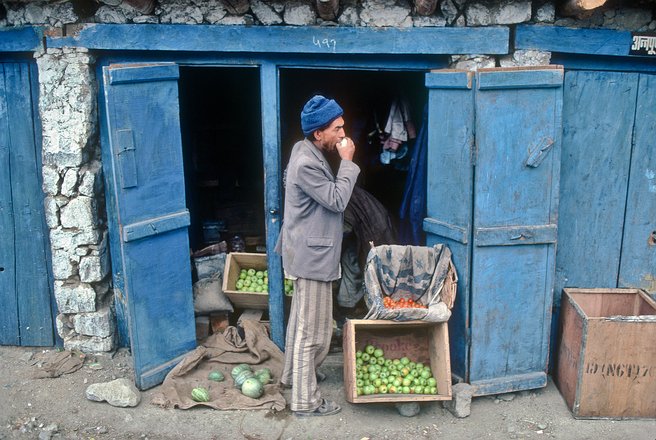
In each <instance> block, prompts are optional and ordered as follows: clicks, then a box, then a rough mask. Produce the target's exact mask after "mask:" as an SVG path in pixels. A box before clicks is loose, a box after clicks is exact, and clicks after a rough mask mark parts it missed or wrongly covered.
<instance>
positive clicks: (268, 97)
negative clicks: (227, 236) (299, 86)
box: [260, 63, 285, 350]
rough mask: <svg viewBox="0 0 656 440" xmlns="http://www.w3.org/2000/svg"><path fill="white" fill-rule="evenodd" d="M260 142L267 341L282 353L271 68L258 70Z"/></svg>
mask: <svg viewBox="0 0 656 440" xmlns="http://www.w3.org/2000/svg"><path fill="white" fill-rule="evenodd" d="M260 84H261V86H260V87H261V96H262V97H261V104H260V105H261V107H262V140H263V144H264V151H263V158H264V170H263V171H264V191H265V194H264V209H265V212H264V218H265V222H266V245H267V266H268V268H269V320H270V322H271V338H272V340H273V342H275V343H276V345H277V346H278V347H280V349H282V350H284V349H285V302H284V288H283V278H284V276H283V270H282V260H281V258H280V256H279V255H277V254H276V253H275V252H274V248H275V246H276V242H277V240H278V235H279V234H280V222H281V220H282V195H281V192H282V190H281V181H282V179H281V176H280V135H279V133H280V129H279V125H278V124H279V118H278V115H279V114H280V93H279V84H280V81H279V76H278V68H277V67H276V66H275V65H274V64H268V63H266V64H263V65H262V66H261V67H260Z"/></svg>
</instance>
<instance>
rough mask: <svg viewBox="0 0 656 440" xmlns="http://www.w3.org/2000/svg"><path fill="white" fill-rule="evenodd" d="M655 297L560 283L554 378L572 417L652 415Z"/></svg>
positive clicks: (655, 408)
mask: <svg viewBox="0 0 656 440" xmlns="http://www.w3.org/2000/svg"><path fill="white" fill-rule="evenodd" d="M654 341H656V302H655V301H653V300H652V299H651V298H650V297H649V296H648V295H647V294H646V293H645V292H643V291H641V290H639V289H564V290H563V300H562V310H561V320H560V333H559V348H558V359H557V361H556V376H555V382H556V385H557V386H558V389H559V390H560V392H561V394H562V395H563V397H564V398H565V401H566V402H567V405H568V406H569V408H570V409H571V410H572V414H573V415H574V417H576V418H639V417H656V344H655V343H654Z"/></svg>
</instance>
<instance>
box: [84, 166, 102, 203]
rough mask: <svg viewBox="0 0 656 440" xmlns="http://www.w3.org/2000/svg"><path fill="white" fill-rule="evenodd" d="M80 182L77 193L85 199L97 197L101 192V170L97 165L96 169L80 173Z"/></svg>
mask: <svg viewBox="0 0 656 440" xmlns="http://www.w3.org/2000/svg"><path fill="white" fill-rule="evenodd" d="M81 173H82V181H81V182H80V186H79V187H78V192H79V193H80V194H81V195H83V196H87V197H93V196H95V195H97V194H98V193H99V192H100V190H101V168H100V164H99V163H98V167H95V168H93V169H87V170H84V171H81Z"/></svg>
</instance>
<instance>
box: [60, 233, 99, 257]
mask: <svg viewBox="0 0 656 440" xmlns="http://www.w3.org/2000/svg"><path fill="white" fill-rule="evenodd" d="M100 238H101V237H100V233H99V232H98V230H97V229H80V230H67V229H63V228H56V229H51V230H50V246H51V247H52V248H53V249H66V250H68V251H69V252H74V249H75V248H77V247H78V246H85V245H90V244H98V242H99V240H100Z"/></svg>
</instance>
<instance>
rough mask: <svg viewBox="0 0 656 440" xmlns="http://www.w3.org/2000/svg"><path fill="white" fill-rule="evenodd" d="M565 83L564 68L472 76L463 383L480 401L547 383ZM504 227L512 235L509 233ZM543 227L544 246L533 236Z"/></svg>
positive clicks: (502, 71) (490, 72)
mask: <svg viewBox="0 0 656 440" xmlns="http://www.w3.org/2000/svg"><path fill="white" fill-rule="evenodd" d="M531 77H533V80H534V86H533V87H531V86H530V78H531ZM562 81H563V70H562V69H561V68H553V69H543V70H542V69H537V70H527V71H521V70H517V71H515V70H509V71H507V70H496V69H492V70H490V71H485V70H483V71H479V73H478V75H477V84H481V85H485V88H483V87H481V88H480V89H479V90H478V93H477V95H476V128H475V133H476V154H477V159H476V170H475V179H474V240H473V247H474V249H473V256H472V287H471V297H472V299H471V301H472V302H471V311H472V312H471V328H472V330H471V340H472V343H471V347H470V356H471V360H470V376H469V379H470V383H471V384H472V385H474V386H475V387H476V394H478V395H481V394H492V393H498V392H506V391H514V390H518V389H526V388H528V387H529V386H530V387H533V386H535V383H534V382H532V380H533V379H532V378H533V377H534V376H535V375H536V374H537V375H538V376H540V377H542V379H543V383H542V386H544V385H546V371H547V362H548V347H549V327H550V317H551V298H552V291H553V281H554V278H553V273H554V267H555V244H554V242H553V241H554V239H555V234H554V232H555V229H556V223H557V220H558V176H559V173H560V144H561V116H562V115H561V109H562ZM548 143H553V147H552V148H550V150H549V152H548V153H547V156H546V158H545V159H544V160H543V161H542V162H541V163H540V165H539V166H537V167H533V166H527V163H526V157H527V154H529V155H530V152H531V150H532V149H534V148H542V146H543V145H545V144H548ZM508 227H511V228H510V229H513V228H512V227H514V229H515V230H514V231H510V233H509V234H507V232H508V231H507V229H508ZM494 229H497V231H499V232H500V233H501V235H500V236H498V237H497V238H499V241H498V242H497V246H494V243H492V242H490V241H489V240H488V241H484V242H479V241H478V240H477V237H478V236H479V234H480V232H481V231H484V230H485V231H486V234H485V237H487V238H490V237H493V236H494V235H492V234H491V231H492V230H494ZM523 231H526V232H523ZM540 231H544V232H545V236H544V237H542V238H543V239H542V240H533V239H531V234H537V233H538V232H540ZM537 235H539V234H537ZM508 241H511V242H513V243H516V244H517V245H514V246H507V244H508ZM518 376H519V377H520V378H521V376H526V379H527V382H526V383H525V384H523V383H522V381H521V380H519V381H517V377H518ZM505 377H511V378H513V380H509V381H508V382H506V381H504V378H505ZM529 379H531V380H529ZM489 380H494V381H493V383H490V384H486V383H485V382H486V381H489ZM479 382H480V383H479Z"/></svg>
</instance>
